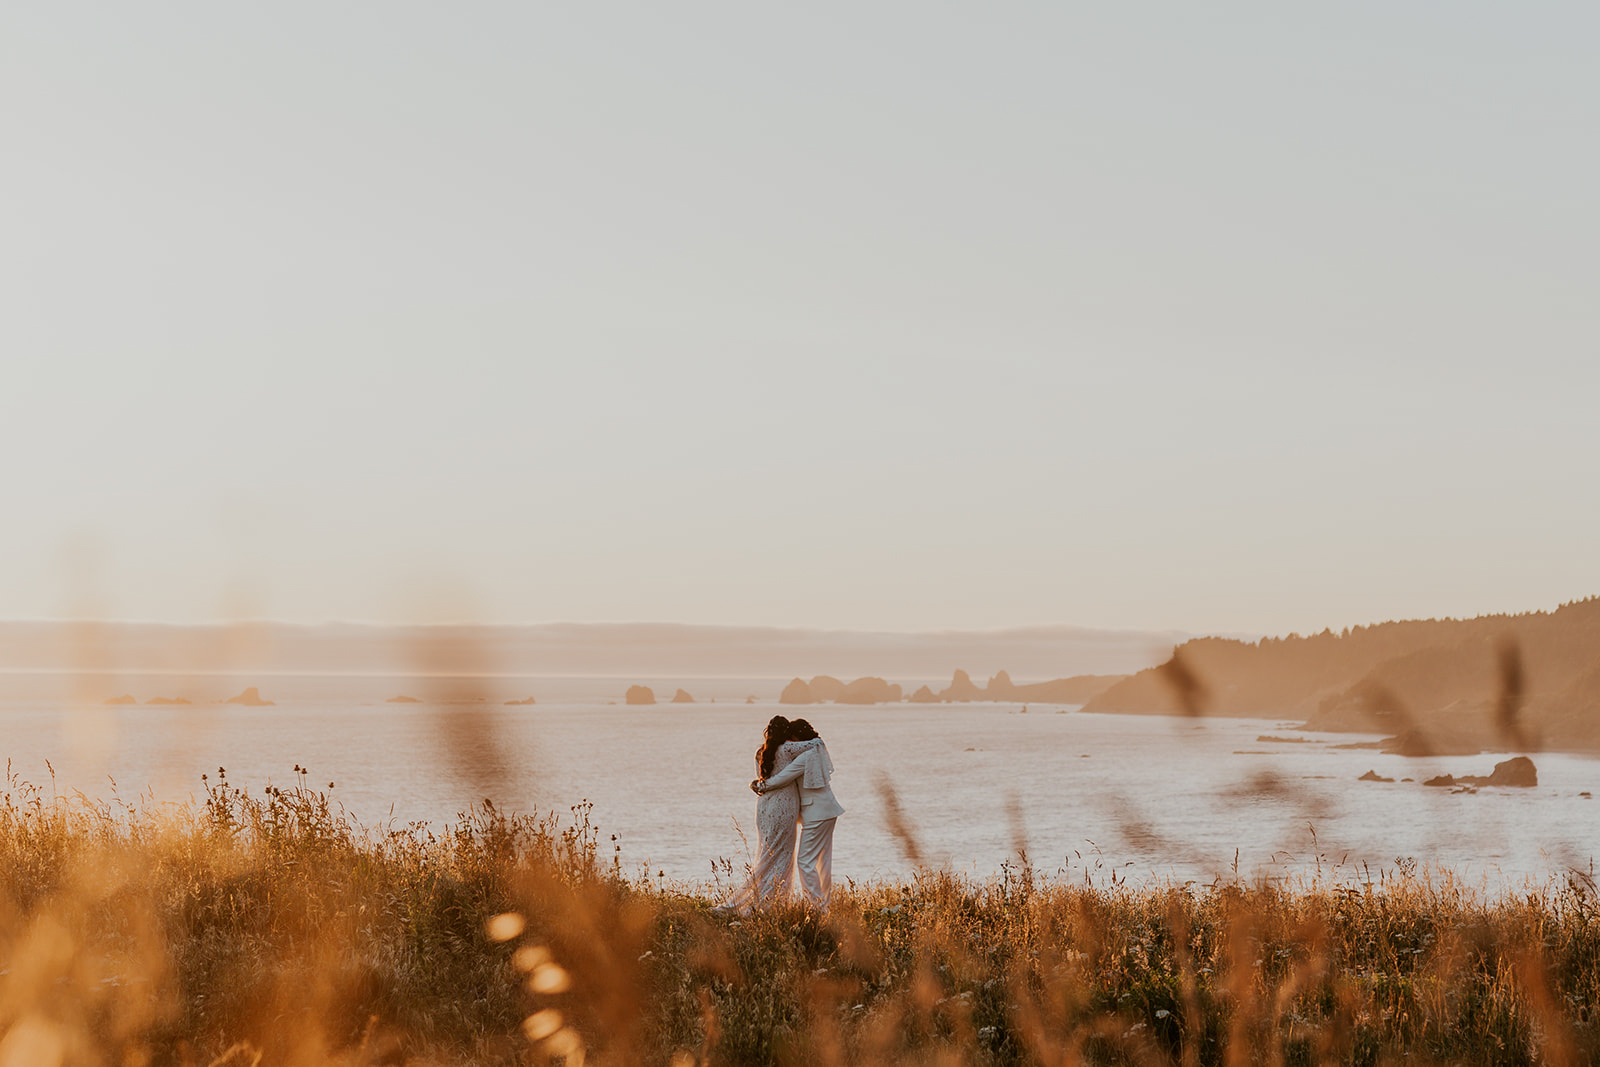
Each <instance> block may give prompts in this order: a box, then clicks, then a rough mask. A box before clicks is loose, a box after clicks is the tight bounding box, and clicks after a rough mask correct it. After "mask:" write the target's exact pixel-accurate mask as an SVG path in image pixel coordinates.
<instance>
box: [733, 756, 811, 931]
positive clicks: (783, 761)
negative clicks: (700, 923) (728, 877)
mask: <svg viewBox="0 0 1600 1067" xmlns="http://www.w3.org/2000/svg"><path fill="white" fill-rule="evenodd" d="M816 744H817V742H816V741H786V742H784V743H783V744H782V745H780V746H778V751H777V752H776V753H774V755H773V759H772V773H773V774H777V773H778V772H779V771H781V770H782V769H783V768H785V767H787V766H788V765H789V764H790V763H792V762H794V758H795V757H796V756H798V755H800V753H802V752H804V751H806V750H807V749H808V748H811V747H813V746H814V745H816ZM799 825H800V788H799V786H797V785H787V786H784V787H783V788H782V789H775V790H773V791H772V792H770V793H767V794H764V795H763V796H761V797H760V798H759V799H757V801H756V831H757V833H759V834H760V835H761V854H760V855H759V856H758V857H757V858H756V865H755V868H754V869H753V870H752V871H751V872H750V881H748V882H746V883H745V884H744V886H743V887H742V888H740V890H739V891H738V892H737V893H735V894H734V895H733V896H732V897H730V898H729V899H728V901H727V903H725V904H722V905H721V906H720V907H718V909H717V910H718V911H737V912H738V913H739V914H741V915H748V914H749V913H750V911H751V909H753V908H754V907H755V906H756V905H758V904H759V905H763V906H766V905H771V904H778V903H782V902H783V901H784V900H787V899H788V897H789V893H790V891H791V889H792V888H793V886H794V846H795V841H796V839H797V838H798V837H799Z"/></svg>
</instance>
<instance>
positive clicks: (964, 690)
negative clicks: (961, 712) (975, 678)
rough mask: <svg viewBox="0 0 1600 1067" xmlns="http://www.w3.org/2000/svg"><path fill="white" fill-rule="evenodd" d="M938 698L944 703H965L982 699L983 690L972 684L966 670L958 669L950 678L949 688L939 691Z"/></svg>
mask: <svg viewBox="0 0 1600 1067" xmlns="http://www.w3.org/2000/svg"><path fill="white" fill-rule="evenodd" d="M939 699H940V700H942V701H944V702H945V703H946V704H954V703H959V704H965V703H967V702H968V701H972V700H982V699H984V692H983V690H982V689H979V688H978V687H977V686H975V685H973V684H972V677H971V676H970V675H969V674H967V672H966V671H961V670H958V671H956V673H955V674H954V675H953V676H952V677H951V679H950V688H948V689H946V690H945V691H944V692H942V693H940V694H939Z"/></svg>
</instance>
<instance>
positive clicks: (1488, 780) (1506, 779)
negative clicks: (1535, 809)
mask: <svg viewBox="0 0 1600 1067" xmlns="http://www.w3.org/2000/svg"><path fill="white" fill-rule="evenodd" d="M1422 784H1423V785H1434V786H1456V785H1468V786H1480V785H1500V786H1509V787H1512V788H1516V789H1532V788H1533V787H1535V786H1537V785H1538V784H1539V771H1538V768H1536V767H1535V766H1534V765H1533V760H1531V759H1529V758H1528V757H1527V756H1513V757H1511V758H1510V759H1508V760H1501V761H1500V762H1499V763H1496V764H1495V765H1494V770H1493V771H1491V772H1489V774H1487V775H1481V774H1462V775H1453V774H1440V775H1435V776H1434V777H1432V778H1429V779H1428V780H1427V781H1426V782H1423V783H1422Z"/></svg>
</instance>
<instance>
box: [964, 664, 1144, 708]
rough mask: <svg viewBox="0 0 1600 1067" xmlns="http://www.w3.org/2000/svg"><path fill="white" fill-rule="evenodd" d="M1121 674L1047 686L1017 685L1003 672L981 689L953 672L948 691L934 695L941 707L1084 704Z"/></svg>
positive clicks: (1074, 678) (969, 678) (1058, 680)
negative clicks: (992, 703) (987, 703)
mask: <svg viewBox="0 0 1600 1067" xmlns="http://www.w3.org/2000/svg"><path fill="white" fill-rule="evenodd" d="M1127 677H1128V676H1127V675H1125V674H1078V675H1074V676H1072V677H1071V678H1054V679H1051V680H1050V681H1048V682H1029V683H1026V684H1024V685H1018V684H1017V683H1015V682H1013V681H1012V680H1011V675H1010V674H1009V673H1007V672H1006V671H999V672H997V673H996V674H995V675H994V677H992V678H990V679H989V681H988V683H987V684H986V685H984V686H983V688H981V689H980V688H978V686H977V685H976V684H974V683H973V681H972V676H971V675H969V674H968V673H967V672H966V671H956V672H955V674H954V675H953V676H952V677H951V679H950V687H949V688H948V689H945V690H944V691H943V692H941V693H938V694H934V696H935V699H937V700H939V701H942V702H944V703H952V704H965V703H968V702H971V701H977V700H1031V701H1034V702H1035V703H1038V704H1087V703H1089V702H1090V701H1091V700H1093V699H1094V698H1095V697H1097V696H1099V695H1100V694H1101V693H1104V692H1105V691H1106V690H1108V689H1110V688H1111V687H1112V686H1114V685H1116V684H1117V683H1119V682H1122V681H1124V680H1126V679H1127Z"/></svg>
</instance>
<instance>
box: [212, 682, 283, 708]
mask: <svg viewBox="0 0 1600 1067" xmlns="http://www.w3.org/2000/svg"><path fill="white" fill-rule="evenodd" d="M223 703H225V704H243V705H244V706H245V707H247V708H270V707H272V706H273V705H274V703H275V702H274V701H271V700H262V699H261V690H259V689H257V688H256V687H255V686H253V685H252V686H250V687H249V688H248V689H246V690H245V691H244V692H242V693H240V694H239V695H238V696H236V697H229V698H228V699H227V700H225V701H223Z"/></svg>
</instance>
